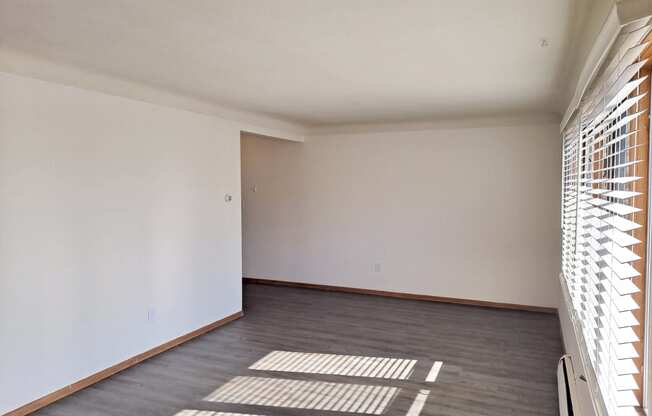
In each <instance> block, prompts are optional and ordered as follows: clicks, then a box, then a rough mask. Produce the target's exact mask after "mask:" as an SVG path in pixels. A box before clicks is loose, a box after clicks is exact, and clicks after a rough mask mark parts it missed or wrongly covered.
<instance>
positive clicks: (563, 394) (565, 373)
mask: <svg viewBox="0 0 652 416" xmlns="http://www.w3.org/2000/svg"><path fill="white" fill-rule="evenodd" d="M557 387H558V389H559V414H560V415H561V416H573V415H576V416H579V415H580V410H579V404H578V402H577V394H576V390H575V370H573V360H572V359H571V356H570V355H568V354H566V355H564V356H563V357H561V358H560V359H559V364H558V365H557Z"/></svg>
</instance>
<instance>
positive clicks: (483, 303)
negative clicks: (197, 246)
mask: <svg viewBox="0 0 652 416" xmlns="http://www.w3.org/2000/svg"><path fill="white" fill-rule="evenodd" d="M242 281H243V283H245V284H248V283H254V284H261V285H272V286H288V287H298V288H303V289H316V290H325V291H329V292H344V293H357V294H360V295H372V296H383V297H387V298H398V299H410V300H423V301H428V302H443V303H456V304H460V305H469V306H481V307H484V308H495V309H514V310H519V311H529V312H542V313H550V314H557V308H546V307H544V306H529V305H518V304H514V303H500V302H488V301H485V300H474V299H459V298H449V297H444V296H431V295H417V294H413V293H402V292H389V291H385V290H371V289H360V288H356V287H345V286H331V285H319V284H315V283H301V282H290V281H287V280H275V279H260V278H253V277H243V278H242Z"/></svg>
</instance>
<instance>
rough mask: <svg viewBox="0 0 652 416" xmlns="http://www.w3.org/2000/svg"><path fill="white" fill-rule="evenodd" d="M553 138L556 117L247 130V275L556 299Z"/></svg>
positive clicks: (507, 298) (529, 301)
mask: <svg viewBox="0 0 652 416" xmlns="http://www.w3.org/2000/svg"><path fill="white" fill-rule="evenodd" d="M558 137H559V135H558V125H557V124H556V123H547V124H532V125H516V126H504V127H484V128H460V129H450V128H449V129H440V130H429V131H412V132H391V133H367V134H365V133H360V134H336V135H320V136H312V137H309V138H308V139H307V141H306V142H305V143H289V142H284V141H279V140H274V139H269V138H262V137H257V136H251V135H245V136H243V139H242V166H243V178H242V184H243V204H244V208H243V215H244V217H243V229H244V234H243V238H244V260H243V268H244V275H245V276H248V277H259V278H271V279H282V280H291V281H300V282H309V283H319V284H328V285H341V286H349V287H358V288H368V289H380V290H390V291H399V292H410V293H418V294H427V295H435V296H450V297H456V298H466V299H478V300H486V301H495V302H508V303H517V304H525V305H536V306H546V307H557V306H558V304H559V288H558V280H557V275H558V273H559V194H560V179H559V175H560V173H559V172H560V154H559V152H560V147H559V138H558ZM254 187H256V192H254V191H253V188H254Z"/></svg>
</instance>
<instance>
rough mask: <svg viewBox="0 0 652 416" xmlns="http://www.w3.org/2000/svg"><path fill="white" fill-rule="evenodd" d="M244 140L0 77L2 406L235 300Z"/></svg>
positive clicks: (147, 110) (198, 121)
mask: <svg viewBox="0 0 652 416" xmlns="http://www.w3.org/2000/svg"><path fill="white" fill-rule="evenodd" d="M239 146H240V133H239V129H238V128H236V127H235V126H233V125H232V124H230V123H229V122H226V121H224V120H220V119H218V118H214V117H209V116H204V115H198V114H194V113H191V112H186V111H181V110H174V109H170V108H165V107H159V106H156V105H151V104H146V103H142V102H138V101H133V100H128V99H123V98H118V97H115V96H110V95H105V94H101V93H96V92H91V91H86V90H81V89H77V88H73V87H66V86H61V85H57V84H51V83H47V82H42V81H37V80H33V79H29V78H22V77H18V76H14V75H7V74H1V73H0V317H1V319H0V392H2V393H1V394H0V414H2V413H4V412H6V411H9V410H11V409H13V408H16V407H18V406H20V405H23V404H25V403H27V402H29V401H31V400H34V399H36V398H38V397H40V396H43V395H45V394H47V393H50V392H52V391H53V390H56V389H58V388H61V387H64V386H65V385H68V384H70V383H72V382H75V381H77V380H79V379H81V378H83V377H86V376H88V375H90V374H92V373H94V372H96V371H99V370H102V369H104V368H106V367H109V366H111V365H113V364H116V363H118V362H120V361H122V360H124V359H126V358H128V357H131V356H133V355H136V354H138V353H141V352H143V351H145V350H147V349H149V348H152V347H154V346H156V345H159V344H161V343H163V342H165V341H168V340H170V339H173V338H175V337H177V336H179V335H182V334H185V333H187V332H189V331H192V330H194V329H196V328H198V327H201V326H203V325H205V324H208V323H210V322H213V321H216V320H218V319H221V318H223V317H225V316H227V315H229V314H232V313H234V312H236V311H239V310H240V309H241V280H240V278H241V237H240V235H241V234H240V231H241V230H240V212H241V211H240V204H239V200H240V165H239ZM227 192H228V193H231V194H233V196H234V202H232V203H230V204H227V203H225V200H224V194H225V193H227ZM150 309H151V310H153V311H154V319H153V320H150V321H148V319H147V315H148V310H150Z"/></svg>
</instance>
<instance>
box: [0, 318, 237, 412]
mask: <svg viewBox="0 0 652 416" xmlns="http://www.w3.org/2000/svg"><path fill="white" fill-rule="evenodd" d="M242 316H243V313H242V311H240V312H236V313H234V314H232V315H229V316H227V317H226V318H223V319H220V320H219V321H215V322H213V323H210V324H208V325H205V326H202V327H201V328H198V329H195V330H194V331H192V332H189V333H187V334H185V335H182V336H180V337H178V338H175V339H173V340H171V341H168V342H166V343H164V344H161V345H159V346H158V347H154V348H152V349H151V350H147V351H145V352H143V353H141V354H138V355H136V356H133V357H131V358H129V359H127V360H125V361H122V362H120V363H118V364H116V365H114V366H111V367H109V368H107V369H104V370H102V371H100V372H97V373H95V374H92V375H90V376H88V377H86V378H83V379H81V380H79V381H77V382H75V383H73V384H71V385H69V386H66V387H63V388H61V389H59V390H57V391H54V392H52V393H50V394H48V395H47V396H43V397H41V398H39V399H36V400H34V401H33V402H30V403H28V404H26V405H24V406H21V407H19V408H18V409H15V410H12V411H10V412H9V413H5V415H4V416H24V415H28V414H30V413H32V412H35V411H37V410H38V409H40V408H42V407H45V406H47V405H49V404H51V403H54V402H56V401H57V400H60V399H63V398H64V397H66V396H69V395H71V394H73V393H75V392H77V391H79V390H82V389H84V388H86V387H88V386H90V385H92V384H95V383H97V382H98V381H101V380H104V379H105V378H107V377H111V376H112V375H114V374H116V373H119V372H120V371H122V370H125V369H127V368H129V367H132V366H134V365H136V364H138V363H140V362H142V361H145V360H146V359H148V358H151V357H153V356H155V355H158V354H160V353H162V352H165V351H167V350H169V349H171V348H174V347H177V346H179V345H181V344H183V343H184V342H187V341H190V340H191V339H193V338H196V337H198V336H200V335H204V334H205V333H207V332H210V331H212V330H214V329H216V328H219V327H221V326H224V325H226V324H228V323H229V322H231V321H234V320H236V319H238V318H240V317H242Z"/></svg>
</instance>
